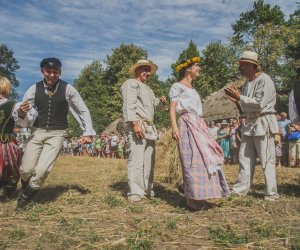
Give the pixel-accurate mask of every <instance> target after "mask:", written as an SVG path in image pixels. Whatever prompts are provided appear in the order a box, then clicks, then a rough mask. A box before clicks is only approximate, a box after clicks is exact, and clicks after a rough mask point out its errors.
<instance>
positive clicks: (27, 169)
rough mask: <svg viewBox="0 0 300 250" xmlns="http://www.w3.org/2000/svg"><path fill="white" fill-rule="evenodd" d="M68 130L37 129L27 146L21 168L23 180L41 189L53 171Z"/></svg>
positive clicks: (34, 187)
mask: <svg viewBox="0 0 300 250" xmlns="http://www.w3.org/2000/svg"><path fill="white" fill-rule="evenodd" d="M65 135H66V130H46V129H36V130H35V131H34V132H33V134H32V135H31V137H30V138H29V141H28V143H27V145H26V148H25V152H24V155H23V158H22V165H21V167H20V174H21V178H22V180H24V181H29V184H30V186H31V187H32V188H33V189H39V188H40V187H41V186H42V184H43V183H44V181H45V179H46V178H47V175H48V174H49V172H50V171H51V169H52V167H53V165H54V162H55V160H56V158H57V156H58V154H59V151H60V149H61V147H62V144H63V140H64V137H65Z"/></svg>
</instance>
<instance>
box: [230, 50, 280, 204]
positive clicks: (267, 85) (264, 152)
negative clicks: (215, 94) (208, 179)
mask: <svg viewBox="0 0 300 250" xmlns="http://www.w3.org/2000/svg"><path fill="white" fill-rule="evenodd" d="M237 63H238V64H239V70H240V72H241V73H242V74H243V75H244V76H246V77H247V79H248V80H247V81H246V82H245V84H244V85H243V87H242V92H241V93H240V92H239V90H238V89H237V88H235V87H228V88H226V89H225V94H226V95H227V97H228V98H229V99H230V100H232V101H234V102H235V103H236V104H237V105H238V106H240V108H241V110H242V111H243V113H244V114H245V116H246V124H245V127H244V129H243V132H242V138H241V146H240V152H239V167H240V168H239V173H238V177H237V181H236V182H235V184H234V185H233V188H232V189H233V193H236V194H238V195H246V194H247V193H248V191H249V189H250V186H251V183H252V180H253V175H254V171H255V164H256V158H257V156H258V157H259V158H260V161H261V165H262V169H263V173H264V177H265V182H266V188H265V200H272V201H273V200H275V199H277V198H278V194H277V183H276V170H275V164H276V154H275V144H274V135H275V134H276V133H277V132H278V123H277V119H276V116H275V108H274V106H275V103H276V91H275V86H274V83H273V81H272V79H271V78H270V77H269V76H268V75H267V74H265V73H263V72H261V71H260V70H259V68H260V65H259V63H258V55H257V53H255V52H253V51H244V52H243V54H242V56H241V58H240V59H239V60H238V61H237Z"/></svg>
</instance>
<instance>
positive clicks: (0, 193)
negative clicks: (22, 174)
mask: <svg viewBox="0 0 300 250" xmlns="http://www.w3.org/2000/svg"><path fill="white" fill-rule="evenodd" d="M6 199H7V191H6V188H5V186H1V187H0V200H1V201H5V200H6Z"/></svg>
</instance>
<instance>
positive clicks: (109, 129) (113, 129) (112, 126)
mask: <svg viewBox="0 0 300 250" xmlns="http://www.w3.org/2000/svg"><path fill="white" fill-rule="evenodd" d="M120 123H122V124H123V123H124V119H123V118H118V119H116V120H114V121H113V122H112V123H110V124H109V125H108V126H107V127H106V128H105V129H104V131H103V132H107V133H111V132H117V130H118V128H117V126H118V124H120Z"/></svg>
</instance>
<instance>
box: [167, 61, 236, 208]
mask: <svg viewBox="0 0 300 250" xmlns="http://www.w3.org/2000/svg"><path fill="white" fill-rule="evenodd" d="M199 62H200V58H199V57H193V58H190V59H187V60H183V61H181V62H180V64H179V65H178V66H177V67H176V71H177V72H179V78H178V81H177V82H176V83H174V84H173V85H172V87H171V89H170V92H169V98H170V110H169V112H170V120H171V126H172V137H173V139H175V140H177V141H178V142H179V154H180V159H181V164H182V171H183V181H184V184H183V189H184V194H185V196H186V203H187V206H188V208H189V209H191V210H199V209H202V208H203V207H204V206H209V205H210V204H209V203H208V202H207V200H209V199H215V198H221V197H226V196H228V195H229V194H230V191H229V188H228V186H227V182H226V179H225V175H224V172H223V170H222V164H223V161H224V157H223V153H222V149H221V148H220V146H219V145H218V143H217V142H216V141H215V140H214V139H213V137H212V136H211V135H210V133H209V131H208V127H207V126H206V123H205V121H204V119H203V117H202V116H203V111H202V104H201V99H200V96H199V94H198V93H197V91H196V90H195V89H194V88H193V85H192V81H193V80H194V79H196V78H197V77H198V76H199V75H200V65H199ZM176 113H178V114H179V120H178V123H177V121H176Z"/></svg>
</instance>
